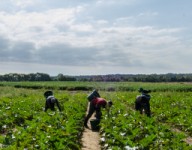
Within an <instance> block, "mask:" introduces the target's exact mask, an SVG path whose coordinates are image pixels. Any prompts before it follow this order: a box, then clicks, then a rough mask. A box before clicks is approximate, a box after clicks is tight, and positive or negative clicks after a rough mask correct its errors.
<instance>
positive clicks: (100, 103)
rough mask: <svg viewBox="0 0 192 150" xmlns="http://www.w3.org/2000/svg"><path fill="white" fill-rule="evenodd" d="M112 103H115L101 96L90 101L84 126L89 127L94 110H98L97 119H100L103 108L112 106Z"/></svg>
mask: <svg viewBox="0 0 192 150" xmlns="http://www.w3.org/2000/svg"><path fill="white" fill-rule="evenodd" d="M112 104H113V103H112V101H108V102H107V101H106V100H105V99H104V98H100V97H96V98H94V99H93V100H92V101H90V104H89V111H88V114H87V116H86V117H85V120H84V126H85V127H86V128H88V126H87V122H88V120H89V118H91V116H92V115H93V113H94V112H96V114H95V117H96V119H99V120H100V119H101V116H102V113H101V108H106V107H111V106H112Z"/></svg>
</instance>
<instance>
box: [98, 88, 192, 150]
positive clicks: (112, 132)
mask: <svg viewBox="0 0 192 150" xmlns="http://www.w3.org/2000/svg"><path fill="white" fill-rule="evenodd" d="M137 94H138V93H136V92H113V93H110V96H111V98H113V99H114V103H115V104H114V106H113V108H112V109H111V112H110V115H108V114H105V116H104V117H103V120H102V129H101V136H102V138H101V143H102V145H103V149H117V150H118V149H119V150H121V149H126V148H127V149H129V148H137V149H144V150H148V149H152V150H154V149H157V150H159V149H160V150H188V149H192V145H191V144H192V143H187V142H186V141H185V139H186V138H187V137H189V136H192V126H191V124H192V118H191V115H190V114H191V111H192V104H191V99H192V93H191V92H187V93H186V92H154V93H151V96H152V98H151V111H152V117H147V116H145V115H141V114H139V112H136V111H135V110H134V99H135V95H137Z"/></svg>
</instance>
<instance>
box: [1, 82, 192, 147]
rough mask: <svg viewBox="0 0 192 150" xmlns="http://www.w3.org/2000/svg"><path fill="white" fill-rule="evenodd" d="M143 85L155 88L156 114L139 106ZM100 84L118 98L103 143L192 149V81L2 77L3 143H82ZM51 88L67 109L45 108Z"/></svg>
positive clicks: (105, 118) (152, 102) (102, 92)
mask: <svg viewBox="0 0 192 150" xmlns="http://www.w3.org/2000/svg"><path fill="white" fill-rule="evenodd" d="M139 87H143V88H144V89H145V88H146V89H150V90H151V91H152V92H151V94H150V95H151V100H150V105H151V113H152V115H151V117H147V116H145V115H141V114H140V113H139V112H137V111H135V110H134V102H135V97H136V96H137V95H139V92H138V89H139ZM94 88H98V89H99V93H100V95H101V97H103V98H105V99H107V100H109V99H110V100H112V101H113V103H114V105H113V106H112V108H111V109H110V112H109V113H107V112H106V111H104V110H102V113H103V118H102V121H101V124H100V125H101V129H100V135H101V139H100V143H101V145H102V149H111V150H122V149H125V150H126V149H131V148H132V149H141V150H142V149H143V150H150V149H151V150H190V149H192V146H191V145H192V143H191V142H192V141H190V140H189V138H190V137H191V136H192V126H191V124H192V117H191V111H192V103H191V100H192V84H191V83H139V82H1V83H0V113H1V115H0V120H1V121H0V133H1V135H0V149H5V150H13V149H18V150H20V149H21V150H32V149H41V150H48V149H50V150H52V149H56V150H63V149H65V150H67V149H72V150H76V149H77V150H78V149H81V146H82V143H81V136H82V132H83V119H84V116H85V113H86V109H87V103H88V100H87V95H88V93H90V92H91V91H92V90H93V89H94ZM48 89H49V90H53V92H54V96H55V97H56V98H57V99H58V100H59V102H60V105H61V108H62V112H59V111H55V112H53V111H50V110H48V111H47V112H44V111H43V109H44V105H45V98H44V97H43V93H44V92H45V91H46V90H48ZM56 110H57V108H56Z"/></svg>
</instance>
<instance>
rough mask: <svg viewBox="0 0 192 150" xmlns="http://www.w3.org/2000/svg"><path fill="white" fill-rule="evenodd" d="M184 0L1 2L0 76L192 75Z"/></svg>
mask: <svg viewBox="0 0 192 150" xmlns="http://www.w3.org/2000/svg"><path fill="white" fill-rule="evenodd" d="M191 6H192V1H191V0H0V74H6V73H26V74H28V73H36V72H40V73H48V74H50V75H58V74H59V73H62V74H64V75H96V74H152V73H157V74H160V73H191V72H192V67H191V64H192V58H191V57H192V28H191V27H192V21H191V18H192V9H191Z"/></svg>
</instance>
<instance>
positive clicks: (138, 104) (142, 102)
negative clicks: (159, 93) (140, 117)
mask: <svg viewBox="0 0 192 150" xmlns="http://www.w3.org/2000/svg"><path fill="white" fill-rule="evenodd" d="M135 109H136V110H138V111H140V113H141V114H142V113H143V110H144V111H145V114H146V115H147V116H148V117H150V116H151V110H150V103H149V99H147V98H145V97H144V96H141V97H138V98H137V99H136V101H135Z"/></svg>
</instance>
